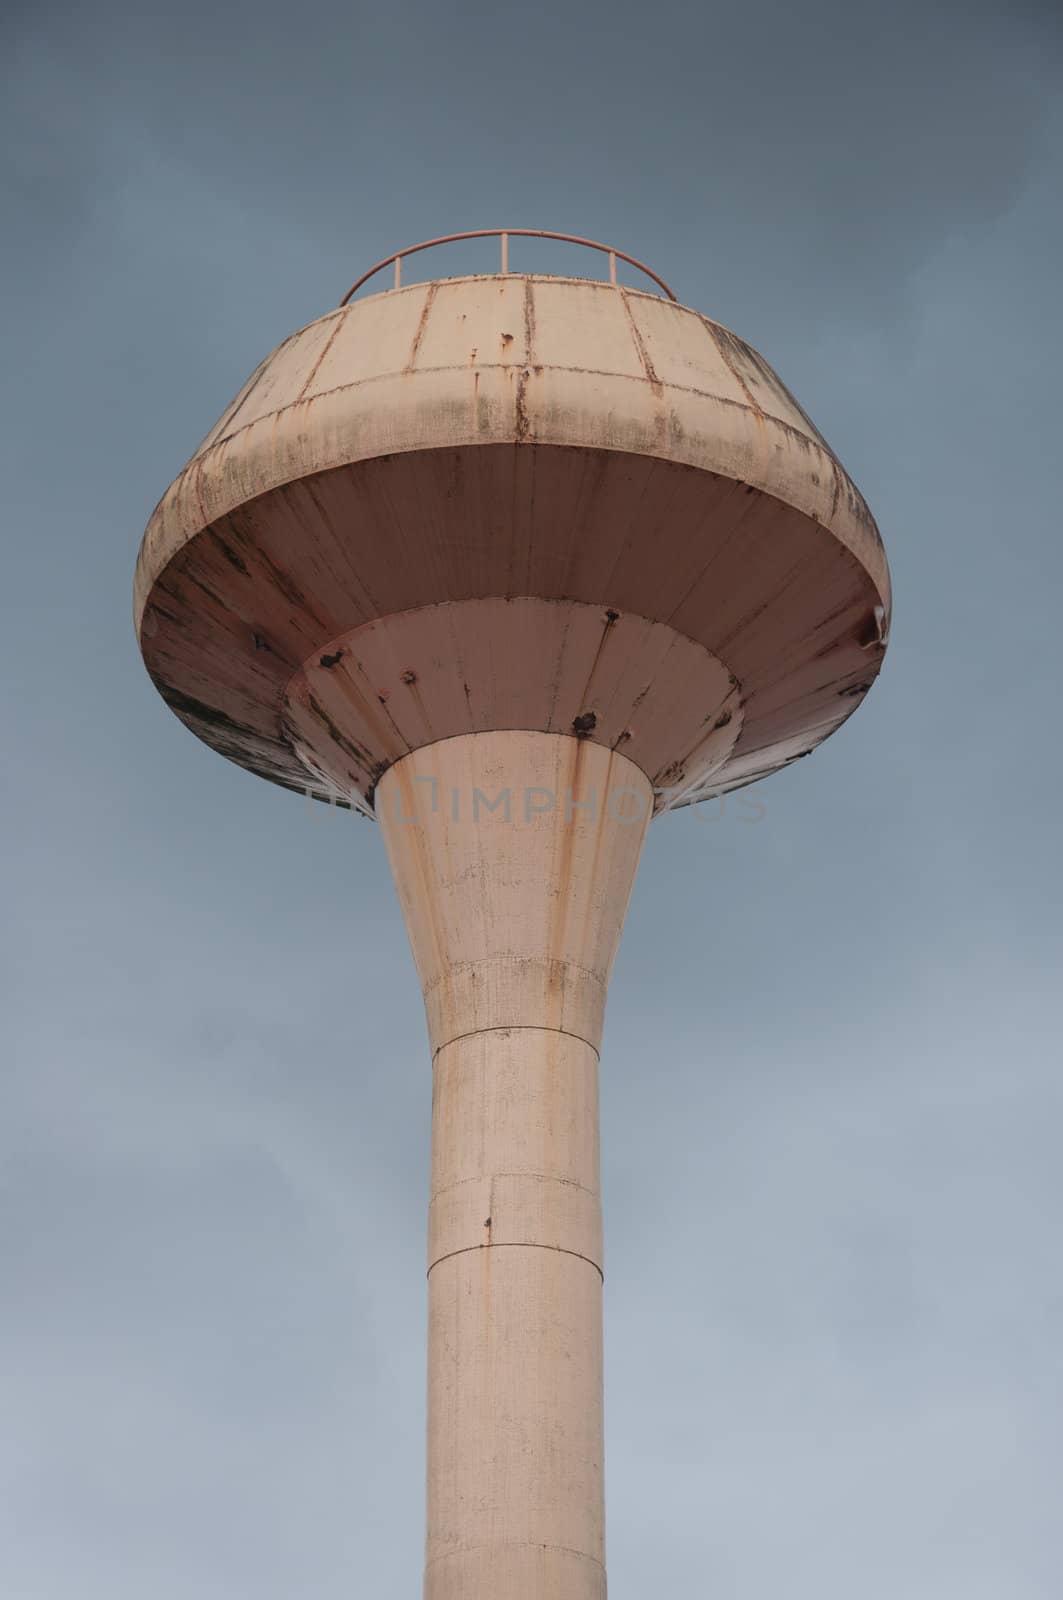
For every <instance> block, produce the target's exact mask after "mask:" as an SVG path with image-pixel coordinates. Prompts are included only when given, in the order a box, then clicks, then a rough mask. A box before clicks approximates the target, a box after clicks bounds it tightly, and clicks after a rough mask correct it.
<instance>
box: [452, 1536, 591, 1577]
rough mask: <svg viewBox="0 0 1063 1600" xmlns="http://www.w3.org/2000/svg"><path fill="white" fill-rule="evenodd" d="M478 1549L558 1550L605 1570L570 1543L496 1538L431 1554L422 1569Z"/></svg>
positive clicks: (474, 1552) (584, 1551)
mask: <svg viewBox="0 0 1063 1600" xmlns="http://www.w3.org/2000/svg"><path fill="white" fill-rule="evenodd" d="M478 1550H558V1551H560V1552H561V1554H562V1555H566V1556H575V1557H576V1558H577V1559H578V1560H579V1561H589V1562H590V1563H591V1566H592V1567H598V1568H600V1570H601V1571H602V1572H604V1571H605V1563H604V1561H599V1560H598V1557H597V1556H592V1555H588V1553H587V1551H586V1550H574V1549H573V1548H572V1546H571V1545H570V1544H548V1543H546V1542H545V1541H543V1542H542V1543H536V1542H535V1541H534V1540H532V1539H498V1540H496V1541H495V1542H494V1543H492V1544H465V1545H462V1546H461V1548H460V1549H458V1550H444V1551H442V1552H441V1553H440V1554H439V1555H438V1556H433V1557H432V1559H431V1561H426V1562H425V1565H424V1570H425V1571H426V1572H427V1571H428V1569H429V1567H434V1566H436V1565H437V1564H438V1563H439V1562H440V1561H454V1560H455V1559H456V1558H457V1557H459V1556H471V1555H475V1554H476V1552H477V1551H478Z"/></svg>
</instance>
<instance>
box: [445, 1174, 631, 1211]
mask: <svg viewBox="0 0 1063 1600" xmlns="http://www.w3.org/2000/svg"><path fill="white" fill-rule="evenodd" d="M495 1178H528V1179H530V1180H531V1181H532V1182H533V1183H563V1184H564V1185H565V1188H566V1189H581V1190H582V1191H583V1193H584V1194H589V1195H590V1196H591V1198H592V1200H600V1199H601V1195H600V1194H599V1192H598V1190H597V1189H588V1188H587V1185H586V1184H585V1183H577V1182H576V1180H575V1178H558V1177H556V1176H555V1175H554V1173H552V1172H480V1173H477V1175H476V1177H475V1178H458V1179H457V1181H456V1182H455V1183H445V1184H444V1185H443V1187H442V1188H441V1189H434V1190H433V1191H432V1194H431V1196H430V1197H429V1201H428V1203H429V1205H431V1204H432V1203H433V1201H435V1200H438V1199H439V1197H440V1195H441V1194H449V1193H450V1191H451V1190H452V1189H462V1188H464V1186H465V1185H466V1184H467V1183H492V1182H493V1181H494V1180H495Z"/></svg>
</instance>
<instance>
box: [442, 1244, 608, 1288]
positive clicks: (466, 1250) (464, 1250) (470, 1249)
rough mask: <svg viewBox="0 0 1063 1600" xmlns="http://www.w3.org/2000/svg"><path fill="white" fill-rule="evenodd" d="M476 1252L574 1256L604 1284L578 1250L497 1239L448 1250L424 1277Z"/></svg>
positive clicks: (600, 1273) (593, 1264) (598, 1270)
mask: <svg viewBox="0 0 1063 1600" xmlns="http://www.w3.org/2000/svg"><path fill="white" fill-rule="evenodd" d="M477 1250H552V1251H553V1252H554V1254H555V1255H558V1256H575V1258H576V1260H577V1261H585V1262H586V1263H587V1265H588V1266H589V1267H593V1268H594V1270H595V1272H596V1273H597V1274H598V1276H599V1278H601V1280H602V1282H603V1283H604V1282H605V1273H604V1272H603V1271H602V1269H601V1267H600V1266H599V1265H598V1263H597V1261H592V1260H591V1258H590V1256H585V1255H582V1254H581V1253H580V1251H579V1250H566V1248H565V1246H564V1245H563V1244H538V1243H537V1242H536V1241H535V1240H534V1239H499V1240H497V1241H496V1240H492V1241H491V1243H490V1244H463V1245H462V1247H461V1249H460V1250H448V1251H447V1253H446V1255H445V1256H437V1257H436V1259H435V1261H433V1262H432V1265H431V1266H430V1267H429V1269H428V1271H427V1273H426V1274H425V1276H426V1277H428V1278H430V1277H431V1276H432V1274H433V1272H434V1271H435V1270H436V1268H437V1267H438V1266H441V1265H442V1263H443V1262H444V1261H452V1260H453V1259H454V1257H455V1256H468V1255H472V1254H473V1253H474V1252H475V1251H477Z"/></svg>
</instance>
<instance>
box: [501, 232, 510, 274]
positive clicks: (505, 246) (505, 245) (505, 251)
mask: <svg viewBox="0 0 1063 1600" xmlns="http://www.w3.org/2000/svg"><path fill="white" fill-rule="evenodd" d="M502 271H503V273H506V272H508V271H509V234H508V233H504V234H503V235H502Z"/></svg>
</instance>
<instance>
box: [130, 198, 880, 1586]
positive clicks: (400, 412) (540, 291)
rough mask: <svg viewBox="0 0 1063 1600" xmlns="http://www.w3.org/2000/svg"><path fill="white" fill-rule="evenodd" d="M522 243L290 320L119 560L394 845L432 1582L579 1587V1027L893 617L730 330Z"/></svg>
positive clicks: (588, 1235)
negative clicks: (646, 886)
mask: <svg viewBox="0 0 1063 1600" xmlns="http://www.w3.org/2000/svg"><path fill="white" fill-rule="evenodd" d="M530 231H531V230H521V229H512V230H510V231H509V232H508V233H507V232H497V233H490V234H484V235H479V234H477V235H460V236H456V237H463V238H470V237H497V238H499V239H500V240H501V262H500V270H499V271H497V272H492V273H488V274H485V275H478V276H472V277H458V278H449V279H439V280H433V281H431V282H421V283H409V284H404V283H403V281H402V268H403V262H404V260H405V258H406V257H407V256H409V255H411V254H413V251H411V250H407V251H403V252H400V253H399V254H398V255H396V256H393V257H390V258H389V259H388V261H386V262H383V263H381V266H380V267H378V268H374V269H373V272H374V273H376V272H378V271H380V270H381V269H382V268H392V267H393V272H394V276H393V283H392V285H391V286H389V287H386V288H384V290H383V291H382V292H380V293H368V294H366V295H363V296H362V297H360V298H357V299H356V298H354V293H355V290H358V289H360V288H361V286H362V284H363V283H364V282H365V281H366V279H368V278H369V277H371V276H372V275H373V274H366V277H365V278H363V279H360V280H359V282H358V283H357V284H356V285H355V286H354V289H353V290H352V291H351V292H350V294H348V295H347V296H346V297H345V299H344V302H343V303H342V304H341V306H340V308H339V309H338V310H336V311H332V312H330V313H329V314H328V315H327V316H324V317H321V318H320V319H319V320H318V321H316V322H312V323H310V324H309V326H308V327H305V328H301V329H300V330H299V331H298V332H297V333H294V334H292V335H291V337H290V338H288V339H286V340H284V342H283V343H282V344H280V345H278V347H277V348H276V349H275V350H274V351H273V352H272V354H270V355H269V356H267V357H266V359H265V361H263V363H262V365H261V366H260V367H259V368H258V369H257V370H256V371H255V372H254V373H253V374H252V376H251V377H250V378H249V379H248V381H247V383H246V384H245V385H244V387H243V389H241V391H240V393H239V394H238V395H237V397H236V399H235V400H234V401H233V403H232V404H231V405H230V406H229V407H228V409H227V410H226V411H225V413H224V415H223V416H222V418H221V420H220V421H219V422H218V423H217V424H216V426H215V427H214V428H213V429H212V430H211V432H210V433H209V434H208V435H207V437H206V439H205V440H204V441H203V443H202V444H201V445H200V447H199V449H198V450H197V451H196V453H195V454H194V456H193V457H192V459H191V461H190V462H189V463H188V465H187V466H186V467H185V468H184V470H183V471H182V472H181V473H180V475H179V476H178V477H177V479H176V480H175V482H174V483H173V484H172V485H171V487H170V488H169V489H168V490H167V492H166V494H165V495H164V496H163V498H162V500H161V501H160V503H159V506H158V508H157V509H156V511H155V513H154V515H153V516H152V519H151V522H150V524H149V526H148V529H147V532H146V534H145V536H144V541H143V546H142V548H141V552H140V558H139V563H138V567H137V576H136V619H137V626H138V631H139V636H140V643H141V647H142V650H143V654H144V659H145V661H146V663H147V667H148V670H149V672H150V673H151V676H152V678H153V680H154V682H155V684H156V685H157V687H158V689H159V691H160V693H161V694H162V696H163V698H164V699H165V700H166V701H167V703H168V704H169V705H170V707H171V708H172V709H173V710H174V711H175V712H176V714H177V716H178V717H179V718H180V719H181V721H182V722H184V723H185V725H186V726H187V727H189V728H190V729H191V730H192V731H193V733H195V734H197V735H198V736H199V738H201V739H203V740H204V741H205V742H206V743H207V744H209V745H212V746H213V747H214V749H216V750H218V751H220V752H221V754H223V755H225V756H228V757H229V759H230V760H232V761H236V762H238V763H239V764H240V765H241V766H244V767H246V768H248V769H249V771H251V772H255V773H258V774H259V775H260V776H262V777H264V778H269V779H270V780H271V781H273V782H274V783H278V784H281V785H284V786H285V787H287V788H290V789H293V790H296V791H298V792H299V793H303V792H306V791H309V792H311V793H312V794H314V795H315V796H318V797H320V798H323V799H332V800H335V799H336V797H337V796H339V797H340V798H341V800H342V802H343V803H344V804H348V805H350V806H352V807H354V808H356V809H357V810H359V811H361V812H363V813H364V814H365V816H367V817H375V818H376V819H377V820H378V821H379V822H380V824H381V828H382V831H383V835H384V843H385V846H386V848H387V851H388V856H389V859H390V862H391V866H392V870H393V873H394V877H395V883H396V886H397V889H398V894H399V899H400V901H401V904H402V910H403V914H404V916H405V919H406V925H407V928H408V930H409V936H410V943H411V945H412V947H413V954H414V960H415V962H416V966H417V970H418V973H419V976H420V980H421V985H422V990H423V995H424V1003H425V1008H426V1011H427V1017H428V1031H429V1036H430V1040H431V1050H432V1068H433V1102H432V1104H433V1117H432V1181H431V1205H430V1211H429V1250H428V1266H429V1276H428V1282H429V1341H428V1342H429V1385H428V1504H427V1547H426V1554H425V1562H426V1565H425V1594H426V1596H427V1597H428V1600H602V1597H603V1596H604V1595H605V1544H604V1497H603V1450H602V1329H601V1288H602V1245H601V1212H600V1203H599V1191H598V1051H599V1043H600V1038H601V1028H602V1017H603V1012H604V1007H605V997H606V988H607V985H608V981H609V973H610V968H611V965H612V961H613V956H614V954H615V951H616V947H617V942H618V939H619V937H620V930H621V926H622V924H623V920H624V913H625V910H626V907H627V903H628V897H629V894H630V891H631V886H632V881H633V879H634V875H635V870H636V867H637V865H638V860H639V853H640V850H641V846H642V842H643V838H644V835H645V830H646V827H647V825H648V823H649V821H650V819H651V817H652V816H653V815H654V814H655V813H659V812H661V811H663V810H665V809H668V808H671V807H675V806H682V805H688V804H692V803H694V802H696V801H698V800H699V799H701V798H703V797H705V796H707V795H710V794H712V795H715V794H719V793H721V792H723V791H725V790H729V789H732V788H736V787H738V786H740V785H743V784H748V783H751V782H752V781H753V780H754V779H757V778H761V777H764V776H765V775H766V774H767V773H770V772H774V771H776V770H777V769H778V768H779V767H782V766H785V765H787V764H788V763H789V762H791V761H794V760H796V759H797V758H798V757H800V756H805V755H807V754H808V753H809V752H810V751H811V750H812V749H813V748H814V747H815V746H816V745H818V744H819V743H820V741H821V740H823V739H825V738H826V737H827V735H828V734H830V733H833V732H834V730H835V729H836V728H837V727H838V726H839V725H840V724H841V723H842V722H844V721H845V719H846V718H847V717H848V716H849V715H850V713H851V712H852V711H853V710H854V708H855V707H856V706H857V705H858V704H859V703H860V700H861V698H862V696H863V695H864V694H865V693H866V691H867V690H868V688H869V687H870V685H871V683H872V681H873V679H874V678H875V676H876V674H877V673H878V670H879V667H880V665H881V662H882V656H883V651H884V649H885V643H886V632H887V625H888V618H889V609H890V590H889V576H888V572H887V567H886V559H885V556H884V553H883V549H882V544H881V541H880V539H879V535H878V531H877V529H876V527H875V523H874V521H873V519H872V517H871V515H870V513H869V511H868V509H867V506H866V505H865V503H864V501H863V499H862V497H861V495H860V494H859V492H858V490H857V489H856V488H855V487H854V485H853V483H852V482H851V481H850V479H849V478H848V477H847V476H846V474H845V472H844V471H843V469H842V467H841V465H840V464H839V462H838V460H837V459H836V457H835V456H834V455H833V453H832V452H831V450H830V448H829V447H828V445H827V444H826V442H825V440H824V439H823V438H822V437H821V435H820V434H819V433H817V431H816V429H815V427H814V426H813V424H812V423H811V422H810V421H809V419H808V417H807V416H806V415H805V413H804V412H803V411H802V410H801V407H800V406H799V405H798V404H797V402H796V401H795V400H794V398H793V396H792V395H791V394H790V393H789V391H788V390H787V389H786V388H785V387H784V386H783V384H782V383H781V382H780V381H779V379H778V378H777V377H776V375H775V373H774V372H773V371H772V369H771V368H770V367H769V366H768V365H767V363H766V362H765V361H764V360H763V359H762V358H761V357H760V356H759V355H758V354H757V353H756V351H755V350H753V349H751V348H750V346H749V345H747V344H745V343H744V342H743V341H742V340H741V339H739V338H737V337H736V336H735V335H734V334H733V333H730V332H728V331H727V329H726V328H723V327H721V326H720V324H719V323H716V322H713V321H711V320H710V319H709V318H707V317H705V316H702V315H701V314H700V313H699V312H696V311H692V310H689V309H688V308H687V307H685V306H682V305H679V304H677V302H676V300H675V297H674V295H673V294H672V293H671V291H670V289H668V287H667V285H666V284H665V283H664V282H663V281H662V280H661V279H660V278H658V277H656V275H655V274H654V273H652V272H650V271H649V270H648V269H647V268H644V267H642V266H641V265H640V264H639V263H638V262H635V261H633V260H632V258H630V257H627V256H625V255H623V254H622V253H621V252H620V251H615V250H608V249H606V247H604V246H601V245H594V246H592V248H593V249H596V250H599V251H602V252H603V254H602V255H601V256H599V257H597V258H590V257H589V258H588V260H595V262H597V261H600V262H601V264H602V269H603V270H602V274H601V277H600V280H599V279H595V280H588V279H582V278H572V277H559V276H550V275H541V274H527V273H521V272H517V271H510V270H509V248H510V242H511V240H512V239H513V237H514V236H515V235H520V234H522V233H524V232H530ZM540 237H543V235H540ZM545 237H548V238H554V239H561V238H566V237H567V236H565V235H560V234H549V235H545ZM430 242H431V243H432V244H439V243H447V242H449V241H440V240H433V241H430ZM569 242H575V243H578V244H590V241H587V240H576V241H571V240H570V241H569ZM423 248H425V246H416V247H415V249H423ZM484 248H485V249H486V248H488V247H487V246H484ZM518 248H519V247H518ZM618 260H620V261H623V262H625V263H627V264H628V265H629V266H630V268H632V269H637V270H638V271H639V272H641V273H643V274H644V275H645V276H646V279H647V280H648V283H649V285H650V286H649V287H647V288H646V289H633V288H629V287H624V286H623V285H622V284H621V283H620V282H618V278H617V262H618ZM625 275H627V276H631V275H633V274H632V273H630V272H629V273H626V274H625ZM385 281H386V280H385ZM664 1053H666V1046H665V1045H664V1044H663V1043H662V1054H664Z"/></svg>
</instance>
